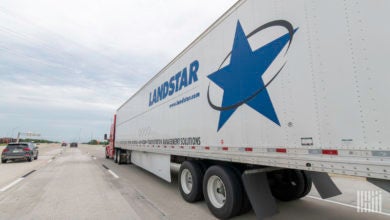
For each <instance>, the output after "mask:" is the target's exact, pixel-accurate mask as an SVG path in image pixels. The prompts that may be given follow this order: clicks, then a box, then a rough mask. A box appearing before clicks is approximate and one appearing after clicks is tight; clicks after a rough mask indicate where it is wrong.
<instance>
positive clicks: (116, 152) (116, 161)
mask: <svg viewBox="0 0 390 220" xmlns="http://www.w3.org/2000/svg"><path fill="white" fill-rule="evenodd" d="M114 163H118V149H114Z"/></svg>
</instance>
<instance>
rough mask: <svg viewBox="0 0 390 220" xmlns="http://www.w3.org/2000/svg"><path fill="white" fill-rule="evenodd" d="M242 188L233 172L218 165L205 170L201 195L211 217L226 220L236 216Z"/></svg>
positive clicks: (239, 208)
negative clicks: (211, 214)
mask: <svg viewBox="0 0 390 220" xmlns="http://www.w3.org/2000/svg"><path fill="white" fill-rule="evenodd" d="M242 193H243V191H242V186H241V185H240V180H239V179H237V176H236V175H235V173H234V171H233V170H232V169H231V168H229V167H223V166H219V165H215V166H211V167H210V168H208V169H207V171H206V174H205V176H204V179H203V195H204V197H205V200H206V203H207V206H208V208H209V210H210V211H211V212H212V213H213V215H214V216H215V217H217V218H220V219H227V218H231V217H233V216H235V215H237V214H238V213H239V212H240V210H241V206H242Z"/></svg>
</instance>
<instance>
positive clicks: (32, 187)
mask: <svg viewBox="0 0 390 220" xmlns="http://www.w3.org/2000/svg"><path fill="white" fill-rule="evenodd" d="M39 146H40V155H39V158H38V160H36V161H33V162H11V163H7V164H1V165H0V219H111V220H112V219H173V220H176V219H177V220H179V219H202V220H206V219H215V218H214V217H213V216H212V215H211V214H210V212H209V211H208V209H207V206H206V204H205V202H204V201H203V202H198V203H195V204H189V203H186V202H184V200H183V199H182V198H181V196H180V193H179V192H178V189H177V188H178V186H177V176H176V175H175V174H174V175H173V176H174V179H173V182H172V183H168V182H165V181H164V180H161V179H160V178H158V177H156V176H154V175H152V174H150V173H148V172H147V171H144V170H142V169H141V168H138V167H136V166H134V165H117V164H115V163H114V162H113V161H112V160H107V159H105V158H104V148H103V147H101V146H89V145H79V147H78V148H69V147H66V148H62V147H60V146H59V145H58V144H51V145H43V144H42V145H39ZM0 150H2V148H0ZM333 179H334V180H335V182H336V184H337V185H338V186H339V187H340V189H341V191H343V193H344V194H343V195H341V196H338V197H335V198H332V200H330V201H323V200H321V199H318V198H319V197H318V193H317V192H316V190H315V189H314V187H313V189H312V192H311V193H310V195H309V196H307V197H305V198H303V199H301V200H298V201H293V202H288V203H283V202H278V206H279V211H280V212H279V214H277V215H275V216H273V217H272V218H269V219H274V220H277V219H373V220H375V219H378V220H381V219H390V214H388V213H390V195H389V193H387V192H384V191H381V196H382V212H383V213H380V214H378V213H358V212H357V210H356V208H355V206H356V191H357V190H380V189H379V188H377V187H375V186H373V185H371V184H369V183H367V182H366V181H363V179H361V178H350V177H343V176H334V177H333ZM234 219H242V220H243V219H248V220H251V219H256V217H255V215H254V213H253V212H249V213H247V214H245V215H242V216H239V217H236V218H234Z"/></svg>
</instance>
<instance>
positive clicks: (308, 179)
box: [299, 170, 313, 198]
mask: <svg viewBox="0 0 390 220" xmlns="http://www.w3.org/2000/svg"><path fill="white" fill-rule="evenodd" d="M301 172H302V174H303V176H304V179H305V190H304V191H303V193H302V195H301V196H300V197H299V198H302V197H305V196H306V195H307V194H309V192H310V190H311V186H312V185H313V182H312V180H311V176H310V174H309V173H307V172H306V171H303V170H301Z"/></svg>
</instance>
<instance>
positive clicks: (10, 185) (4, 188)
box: [0, 177, 24, 192]
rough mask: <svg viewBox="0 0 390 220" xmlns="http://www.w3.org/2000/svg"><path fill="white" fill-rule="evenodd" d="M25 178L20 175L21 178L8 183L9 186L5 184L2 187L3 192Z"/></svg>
mask: <svg viewBox="0 0 390 220" xmlns="http://www.w3.org/2000/svg"><path fill="white" fill-rule="evenodd" d="M23 179H24V178H23V177H20V178H19V179H17V180H15V181H13V182H12V183H10V184H8V185H7V186H4V187H3V188H2V189H0V191H1V192H4V191H6V190H7V189H9V188H11V187H13V186H14V185H16V184H18V183H19V182H20V181H22V180H23Z"/></svg>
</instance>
